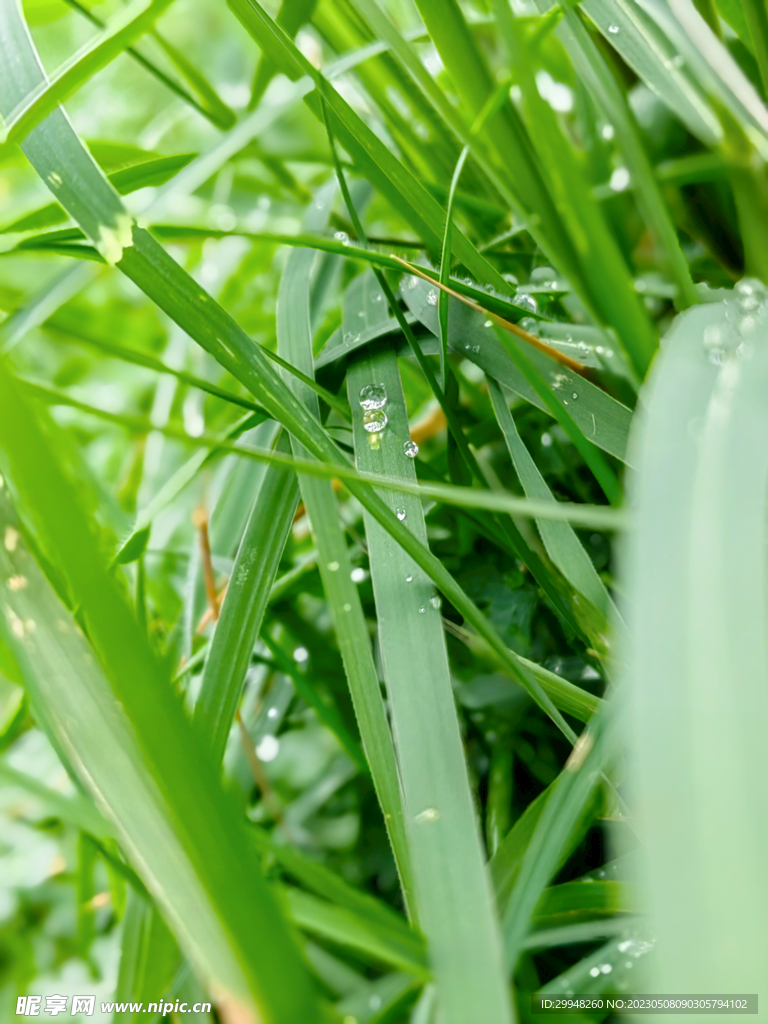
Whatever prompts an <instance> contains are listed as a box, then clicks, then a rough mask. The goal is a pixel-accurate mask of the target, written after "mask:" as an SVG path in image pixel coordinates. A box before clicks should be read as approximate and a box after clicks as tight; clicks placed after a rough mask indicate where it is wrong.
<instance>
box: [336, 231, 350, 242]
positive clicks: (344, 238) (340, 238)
mask: <svg viewBox="0 0 768 1024" xmlns="http://www.w3.org/2000/svg"><path fill="white" fill-rule="evenodd" d="M333 238H334V241H336V242H341V244H342V245H349V235H348V234H347V232H346V231H334V233H333Z"/></svg>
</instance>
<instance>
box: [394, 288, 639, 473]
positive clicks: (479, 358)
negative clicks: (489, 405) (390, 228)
mask: <svg viewBox="0 0 768 1024" xmlns="http://www.w3.org/2000/svg"><path fill="white" fill-rule="evenodd" d="M413 280H414V279H413V278H411V279H410V281H411V282H412V281H413ZM429 291H430V288H429V285H427V284H426V282H421V281H419V282H418V283H417V284H416V285H411V284H410V283H409V282H408V281H406V283H405V284H404V285H403V286H402V294H403V298H404V299H405V301H406V303H407V304H408V306H409V308H410V309H411V310H412V312H413V313H414V314H415V315H416V316H417V317H418V319H419V321H420V322H421V323H423V324H424V326H425V327H427V328H428V329H429V330H430V331H432V333H433V334H434V335H435V336H436V337H437V336H438V335H439V333H440V327H439V324H438V322H437V314H436V310H435V307H434V306H433V305H432V304H431V303H430V301H429ZM449 344H450V347H451V349H452V351H453V352H455V353H457V354H459V355H463V356H464V358H465V359H469V360H470V361H471V362H474V363H476V364H477V365H478V366H479V367H480V368H481V369H482V370H484V372H485V373H486V374H487V376H489V377H493V378H494V379H495V380H497V381H498V382H499V383H500V384H503V385H504V387H507V388H509V389H510V390H511V391H514V392H515V394H517V395H519V396H520V397H521V398H524V399H525V400H526V401H527V402H531V403H532V404H533V405H535V406H537V407H538V408H539V409H542V410H544V411H549V406H548V404H547V403H546V402H545V401H544V399H543V398H542V396H541V394H540V393H539V392H538V391H537V390H535V389H534V388H533V387H532V385H531V384H530V383H529V382H528V380H527V378H526V377H525V376H524V375H523V374H522V372H521V371H520V369H519V368H518V367H517V365H516V364H515V362H514V361H513V360H512V359H511V358H510V356H509V354H508V352H507V350H506V348H505V346H504V345H503V344H502V343H501V341H499V340H498V339H497V338H496V336H495V332H494V331H492V330H491V327H490V326H486V323H485V321H484V320H483V318H482V316H480V315H479V314H477V313H475V312H474V311H473V310H471V309H468V308H467V307H466V306H464V305H463V304H461V303H458V302H454V303H453V304H452V306H451V320H450V324H449ZM527 355H528V359H529V360H530V361H531V362H533V363H534V364H535V365H536V366H537V367H538V369H539V371H540V373H541V374H542V376H543V377H544V378H545V379H549V380H551V381H552V384H553V390H552V394H554V395H555V397H557V398H558V399H559V400H560V401H561V402H562V401H567V400H568V397H569V394H570V395H572V394H573V391H574V390H576V391H577V394H578V400H577V401H575V402H573V401H572V402H571V403H570V404H569V406H568V410H569V412H570V415H571V417H572V418H573V420H574V421H575V423H576V424H577V426H578V427H579V429H580V431H581V433H582V434H583V435H584V436H585V437H587V438H589V440H590V441H591V442H592V443H593V444H595V445H596V446H597V447H598V448H602V449H603V451H606V452H609V453H610V454H611V455H615V456H616V457H617V458H618V459H621V460H622V461H626V457H627V456H626V447H627V438H628V437H629V426H630V423H631V420H632V413H631V411H630V410H629V409H628V408H627V407H626V406H624V405H622V404H621V403H620V402H617V401H616V399H615V398H612V397H611V396H610V395H608V394H607V393H606V392H605V391H603V390H602V389H601V388H599V387H597V386H596V385H595V384H593V383H592V382H591V381H588V380H586V379H585V378H583V377H577V375H576V374H574V373H572V372H570V371H566V370H565V369H564V368H563V367H562V366H560V365H558V364H556V363H554V362H553V361H552V360H551V359H549V358H548V357H547V356H545V355H544V354H543V353H540V352H537V351H536V350H535V349H532V348H529V349H527ZM555 384H557V387H554V385H555ZM569 388H570V389H571V390H570V391H569ZM577 389H578V390H577Z"/></svg>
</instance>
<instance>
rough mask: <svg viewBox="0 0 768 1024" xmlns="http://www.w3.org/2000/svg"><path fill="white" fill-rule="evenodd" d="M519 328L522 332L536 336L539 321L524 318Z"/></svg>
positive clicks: (529, 317) (527, 317) (530, 317)
mask: <svg viewBox="0 0 768 1024" xmlns="http://www.w3.org/2000/svg"><path fill="white" fill-rule="evenodd" d="M517 326H518V327H519V328H520V329H521V330H522V331H528V333H529V334H535V333H536V331H537V330H538V329H539V321H538V320H534V318H533V317H532V316H524V317H523V319H522V320H521V321H520V322H519V324H518V325H517Z"/></svg>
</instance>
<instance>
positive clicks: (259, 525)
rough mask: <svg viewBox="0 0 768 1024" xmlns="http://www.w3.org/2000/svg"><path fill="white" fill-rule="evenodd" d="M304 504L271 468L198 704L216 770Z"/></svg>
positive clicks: (285, 446) (197, 716)
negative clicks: (287, 544)
mask: <svg viewBox="0 0 768 1024" xmlns="http://www.w3.org/2000/svg"><path fill="white" fill-rule="evenodd" d="M275 447H276V449H277V450H278V451H282V452H287V451H288V450H289V448H290V445H289V443H288V440H287V438H285V437H284V436H283V435H282V434H281V436H280V438H279V439H278V441H277V444H276V445H275ZM298 501H299V490H298V486H297V484H296V478H295V477H294V476H293V475H292V474H291V473H290V472H288V471H286V470H285V469H283V468H282V467H280V466H274V465H273V466H270V467H269V468H268V469H267V471H266V473H265V474H264V477H263V479H262V483H261V486H260V488H259V493H258V496H257V498H256V501H255V503H254V506H253V509H252V511H251V515H250V517H249V519H248V524H247V526H246V528H245V532H244V534H243V538H242V540H241V542H240V547H239V548H238V552H237V557H236V558H235V563H234V565H233V567H232V576H231V578H230V582H229V585H228V587H227V593H226V596H225V598H224V603H223V604H222V607H221V614H220V617H219V620H218V622H217V623H216V630H215V632H214V634H213V639H212V640H211V644H210V647H209V649H208V656H207V658H206V660H205V668H204V669H203V678H202V682H201V684H200V690H199V693H198V697H197V700H196V702H195V711H194V717H193V721H194V724H195V726H196V727H197V728H198V731H199V733H200V735H201V736H204V738H205V740H204V741H205V744H206V745H207V746H208V747H209V748H210V750H211V751H212V755H213V760H214V761H215V763H216V764H219V763H220V762H221V760H222V758H223V756H224V747H225V746H226V742H227V738H228V736H229V730H230V728H231V726H232V722H233V721H234V717H235V710H236V709H237V705H238V702H239V700H240V694H241V691H242V687H243V682H244V680H245V674H246V672H247V670H248V665H249V664H250V660H251V652H252V651H253V647H254V644H255V643H256V640H257V638H258V635H259V630H260V629H261V623H262V619H263V617H264V611H265V609H266V606H267V601H268V599H269V592H270V587H271V586H272V584H273V582H274V579H275V575H276V574H277V569H278V566H279V564H280V558H281V556H282V553H283V548H284V547H285V542H286V540H287V538H288V534H289V532H290V529H291V524H292V523H293V517H294V514H295V512H296V506H297V505H298Z"/></svg>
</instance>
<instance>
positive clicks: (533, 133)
mask: <svg viewBox="0 0 768 1024" xmlns="http://www.w3.org/2000/svg"><path fill="white" fill-rule="evenodd" d="M494 10H495V12H496V17H497V21H498V25H499V29H500V35H501V38H502V39H503V41H504V44H505V46H506V50H507V55H508V58H509V60H510V62H511V63H512V65H513V67H514V75H515V78H516V80H517V82H518V85H519V88H520V90H521V101H520V103H521V108H522V110H523V112H524V117H525V120H526V122H527V125H528V129H529V133H530V138H531V141H532V143H533V146H534V148H535V150H536V152H537V153H538V156H539V160H540V162H541V165H542V167H543V168H544V169H545V173H546V180H547V182H548V189H549V193H550V195H551V197H552V201H553V202H554V204H555V205H556V207H557V210H558V212H559V214H560V216H561V217H562V220H563V225H564V227H565V228H566V230H567V232H568V235H569V238H570V239H571V241H572V244H573V247H574V249H575V251H576V253H577V259H578V265H579V267H580V270H581V275H582V277H583V279H584V281H585V285H584V289H585V297H586V301H587V303H588V305H589V308H590V309H593V310H595V312H596V313H597V317H598V321H599V322H600V323H601V324H604V325H610V324H621V325H622V329H621V332H620V335H619V343H620V345H621V347H622V348H623V349H624V351H625V352H626V354H627V357H628V359H629V362H630V363H631V365H632V366H633V368H634V370H635V372H636V373H637V374H638V376H639V377H640V378H641V379H642V378H643V377H644V376H645V373H646V371H647V369H648V366H649V365H650V361H651V359H652V357H653V353H654V352H655V351H656V349H657V348H658V337H657V335H656V332H655V330H654V328H653V327H652V325H651V323H650V320H649V318H648V315H647V311H646V310H645V308H644V307H643V306H642V304H641V302H640V299H639V297H638V295H637V294H636V292H635V290H634V286H633V282H632V278H631V276H630V273H629V268H628V267H627V265H626V262H625V260H624V256H623V253H622V252H621V249H620V248H619V246H618V243H617V242H616V239H615V238H614V236H613V234H612V232H611V230H610V228H609V227H608V224H607V222H606V220H605V217H604V216H603V212H602V210H601V209H600V206H599V204H598V203H597V202H596V201H595V199H594V198H593V196H592V193H591V191H590V188H589V184H588V182H587V181H586V179H585V177H584V174H583V171H582V165H581V162H580V161H579V159H578V157H577V155H576V153H575V152H574V150H573V148H572V146H571V145H570V143H569V142H568V141H567V140H566V138H565V136H564V135H563V133H562V130H561V128H560V125H559V123H558V120H557V115H556V114H555V112H554V110H553V109H552V108H551V107H550V105H549V104H548V103H547V102H546V100H544V99H543V98H542V97H541V96H540V94H539V91H538V87H537V85H536V79H535V75H534V67H533V63H532V61H531V56H530V44H529V41H528V39H527V38H526V36H525V33H524V32H523V30H522V28H521V26H520V23H519V20H518V19H517V18H516V17H515V16H514V15H513V14H512V10H511V8H510V7H509V4H506V3H504V0H494ZM691 287H692V286H691Z"/></svg>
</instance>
